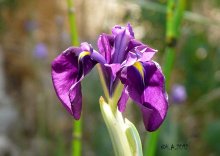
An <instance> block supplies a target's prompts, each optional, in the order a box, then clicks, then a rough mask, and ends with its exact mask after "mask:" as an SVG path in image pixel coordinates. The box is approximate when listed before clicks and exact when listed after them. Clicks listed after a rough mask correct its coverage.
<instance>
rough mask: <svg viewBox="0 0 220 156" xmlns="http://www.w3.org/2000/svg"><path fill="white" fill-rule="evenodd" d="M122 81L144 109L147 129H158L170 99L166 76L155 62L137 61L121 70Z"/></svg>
mask: <svg viewBox="0 0 220 156" xmlns="http://www.w3.org/2000/svg"><path fill="white" fill-rule="evenodd" d="M120 79H121V82H122V83H123V84H125V86H127V92H128V94H129V96H130V97H131V98H132V99H133V100H134V101H135V102H136V103H137V104H138V105H139V107H140V108H141V110H142V114H143V120H144V125H145V128H146V130H148V131H154V130H156V129H157V128H158V127H159V126H160V125H161V123H162V122H163V120H164V119H165V116H166V113H167V108H168V102H167V101H168V100H167V95H166V92H165V88H164V76H163V74H162V72H161V70H160V67H159V65H157V63H155V62H151V61H148V62H136V63H134V65H132V66H128V67H125V68H124V69H123V70H122V72H121V78H120Z"/></svg>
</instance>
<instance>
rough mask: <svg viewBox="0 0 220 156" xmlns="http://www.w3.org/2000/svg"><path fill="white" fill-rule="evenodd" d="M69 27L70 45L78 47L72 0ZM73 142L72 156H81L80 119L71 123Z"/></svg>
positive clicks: (68, 4) (70, 1)
mask: <svg viewBox="0 0 220 156" xmlns="http://www.w3.org/2000/svg"><path fill="white" fill-rule="evenodd" d="M67 7H68V15H69V25H70V37H71V42H72V45H74V46H78V45H79V40H78V34H77V29H76V24H75V23H76V22H75V20H76V19H75V14H74V4H73V0H67ZM72 136H73V140H72V156H81V155H82V154H81V151H82V118H81V119H80V120H78V121H73V133H72Z"/></svg>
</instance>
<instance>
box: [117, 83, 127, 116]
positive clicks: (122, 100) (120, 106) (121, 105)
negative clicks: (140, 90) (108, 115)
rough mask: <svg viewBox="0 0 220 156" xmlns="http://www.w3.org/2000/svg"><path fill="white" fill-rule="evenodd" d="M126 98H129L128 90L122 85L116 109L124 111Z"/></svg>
mask: <svg viewBox="0 0 220 156" xmlns="http://www.w3.org/2000/svg"><path fill="white" fill-rule="evenodd" d="M128 99H129V95H128V91H127V88H126V87H124V89H123V91H122V94H121V97H120V99H119V100H118V110H119V111H120V112H124V111H125V108H126V104H127V101H128Z"/></svg>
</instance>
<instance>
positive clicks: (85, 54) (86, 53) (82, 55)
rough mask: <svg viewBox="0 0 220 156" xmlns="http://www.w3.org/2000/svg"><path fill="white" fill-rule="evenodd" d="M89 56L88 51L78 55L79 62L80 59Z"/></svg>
mask: <svg viewBox="0 0 220 156" xmlns="http://www.w3.org/2000/svg"><path fill="white" fill-rule="evenodd" d="M87 55H90V52H89V51H83V52H81V53H80V54H79V60H80V59H82V58H83V57H85V56H87Z"/></svg>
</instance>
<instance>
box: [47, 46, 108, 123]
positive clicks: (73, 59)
mask: <svg viewBox="0 0 220 156" xmlns="http://www.w3.org/2000/svg"><path fill="white" fill-rule="evenodd" d="M98 61H100V62H105V60H104V58H103V57H102V56H101V55H100V54H97V52H95V51H94V50H93V48H92V47H91V45H89V44H88V43H82V44H81V46H80V47H79V48H78V47H70V48H68V49H67V50H65V51H64V52H63V53H62V54H60V55H59V56H58V57H57V58H55V59H54V61H53V62H52V73H51V74H52V81H53V85H54V88H55V91H56V94H57V96H58V98H59V99H60V101H61V102H62V104H63V105H64V107H65V108H66V109H67V111H68V112H69V113H70V114H72V115H73V116H74V118H75V119H79V118H80V114H81V110H82V93H81V84H80V82H81V80H82V79H83V78H84V77H85V75H86V74H88V73H89V72H90V71H91V70H92V68H93V67H94V66H95V64H96V63H97V62H98Z"/></svg>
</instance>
